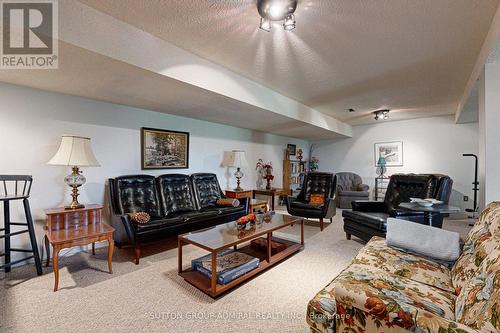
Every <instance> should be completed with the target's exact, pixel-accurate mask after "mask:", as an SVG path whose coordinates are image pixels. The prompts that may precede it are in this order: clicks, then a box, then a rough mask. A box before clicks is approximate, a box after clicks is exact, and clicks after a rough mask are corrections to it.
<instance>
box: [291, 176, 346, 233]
mask: <svg viewBox="0 0 500 333" xmlns="http://www.w3.org/2000/svg"><path fill="white" fill-rule="evenodd" d="M336 189H337V176H336V175H334V174H333V173H328V172H309V173H308V174H307V175H306V177H305V179H304V182H303V184H302V188H301V190H300V193H299V194H298V195H297V197H296V198H293V197H291V196H288V197H287V198H286V208H287V211H288V213H289V214H290V215H293V216H300V217H306V218H318V219H319V226H320V230H321V231H323V228H324V223H323V219H325V218H327V219H328V218H329V219H330V222H332V219H333V217H334V216H335V214H336V212H337V209H336V205H335V193H336ZM311 194H323V195H324V199H325V203H324V204H323V205H321V206H315V205H311V204H310V203H309V200H310V196H311Z"/></svg>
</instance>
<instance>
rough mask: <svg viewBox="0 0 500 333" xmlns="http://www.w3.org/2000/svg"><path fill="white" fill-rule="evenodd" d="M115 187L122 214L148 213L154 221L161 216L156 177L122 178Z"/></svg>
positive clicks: (136, 176) (133, 176)
mask: <svg viewBox="0 0 500 333" xmlns="http://www.w3.org/2000/svg"><path fill="white" fill-rule="evenodd" d="M114 185H115V187H116V188H115V193H116V194H117V204H118V208H119V210H120V214H128V213H137V212H146V213H148V214H149V216H151V218H152V219H154V218H158V217H160V216H161V214H160V205H159V200H158V193H157V191H156V185H155V177H153V176H148V175H132V176H121V177H117V178H116V180H115V182H114Z"/></svg>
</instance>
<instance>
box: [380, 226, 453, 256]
mask: <svg viewBox="0 0 500 333" xmlns="http://www.w3.org/2000/svg"><path fill="white" fill-rule="evenodd" d="M386 241H387V245H388V246H391V247H397V248H402V249H405V250H409V251H411V252H414V253H417V254H420V255H423V256H426V257H430V258H435V259H438V260H445V261H455V260H457V258H458V256H459V255H460V235H459V234H458V233H457V232H452V231H447V230H442V229H439V228H435V227H431V226H428V225H423V224H419V223H415V222H411V221H406V220H401V219H395V218H388V219H387V234H386Z"/></svg>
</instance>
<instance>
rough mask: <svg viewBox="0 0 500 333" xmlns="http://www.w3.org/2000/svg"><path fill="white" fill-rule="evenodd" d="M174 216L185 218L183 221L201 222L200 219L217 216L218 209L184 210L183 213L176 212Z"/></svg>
mask: <svg viewBox="0 0 500 333" xmlns="http://www.w3.org/2000/svg"><path fill="white" fill-rule="evenodd" d="M174 216H177V217H179V218H181V219H183V221H184V222H186V223H192V222H200V221H204V220H209V219H212V218H215V217H217V212H216V211H204V212H200V211H194V212H182V213H176V214H175V215H174Z"/></svg>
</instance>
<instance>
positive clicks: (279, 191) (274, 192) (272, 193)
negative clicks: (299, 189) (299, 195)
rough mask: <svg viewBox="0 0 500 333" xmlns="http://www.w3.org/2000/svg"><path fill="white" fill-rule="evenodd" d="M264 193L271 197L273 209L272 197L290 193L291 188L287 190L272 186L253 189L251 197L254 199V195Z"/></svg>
mask: <svg viewBox="0 0 500 333" xmlns="http://www.w3.org/2000/svg"><path fill="white" fill-rule="evenodd" d="M257 194H258V195H266V196H268V197H271V210H274V197H275V196H277V195H285V196H286V195H292V190H287V189H284V188H274V187H273V188H272V189H270V190H267V189H263V190H253V194H252V198H253V199H255V195H257Z"/></svg>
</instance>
